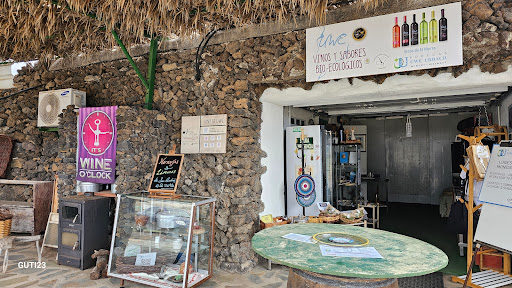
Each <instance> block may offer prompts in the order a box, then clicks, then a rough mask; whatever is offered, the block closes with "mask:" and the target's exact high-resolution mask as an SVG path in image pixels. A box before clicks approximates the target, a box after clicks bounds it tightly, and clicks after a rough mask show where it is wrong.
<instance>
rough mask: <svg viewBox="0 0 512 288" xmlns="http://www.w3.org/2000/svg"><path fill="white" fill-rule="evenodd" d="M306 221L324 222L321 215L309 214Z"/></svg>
mask: <svg viewBox="0 0 512 288" xmlns="http://www.w3.org/2000/svg"><path fill="white" fill-rule="evenodd" d="M308 223H324V218H323V217H322V216H318V217H316V216H309V219H308Z"/></svg>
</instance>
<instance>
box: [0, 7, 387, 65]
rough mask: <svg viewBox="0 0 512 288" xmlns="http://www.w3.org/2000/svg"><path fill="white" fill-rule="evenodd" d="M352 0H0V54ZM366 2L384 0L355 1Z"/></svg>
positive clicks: (45, 50) (56, 52) (74, 48)
mask: <svg viewBox="0 0 512 288" xmlns="http://www.w3.org/2000/svg"><path fill="white" fill-rule="evenodd" d="M352 1H354V0H338V1H332V0H181V1H179V0H151V1H144V0H17V1H16V0H0V43H1V44H0V59H14V60H18V61H21V60H29V59H40V60H49V59H53V58H55V57H64V56H69V55H76V54H80V53H86V52H88V51H91V50H102V49H108V48H112V47H114V46H115V45H116V43H115V40H114V38H113V37H112V35H111V34H110V33H111V30H112V29H115V30H116V31H117V32H118V34H119V35H120V36H121V38H122V40H123V42H124V43H125V44H126V45H127V46H128V45H132V44H137V43H144V42H147V40H148V37H149V36H150V35H153V36H163V37H165V36H169V35H179V36H188V35H192V34H197V33H200V34H202V33H205V32H206V31H208V30H210V29H212V28H223V29H229V28H232V27H239V26H242V25H246V24H254V23H261V22H265V21H278V22H282V21H285V20H287V19H289V18H291V17H295V16H297V15H307V16H308V17H309V18H310V19H311V20H314V21H317V23H319V24H321V23H322V21H323V20H324V19H325V15H326V11H327V10H328V9H329V8H330V7H334V6H339V5H342V4H347V3H349V2H352ZM360 1H362V2H363V3H364V4H365V6H366V7H371V6H376V5H379V4H380V3H381V2H383V1H384V0H360Z"/></svg>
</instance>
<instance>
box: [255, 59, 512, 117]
mask: <svg viewBox="0 0 512 288" xmlns="http://www.w3.org/2000/svg"><path fill="white" fill-rule="evenodd" d="M510 79H512V69H510V68H509V69H508V70H507V71H506V72H503V73H498V74H490V73H483V72H481V71H480V68H478V67H474V68H472V69H470V70H469V71H468V72H466V73H463V74H462V75H460V76H459V77H457V78H455V77H453V75H452V74H451V73H439V74H438V75H437V76H436V77H431V76H429V75H427V74H424V75H421V76H410V75H398V74H396V75H393V76H391V77H388V78H387V79H386V81H384V83H382V84H377V83H375V82H372V81H363V80H359V79H353V81H352V84H351V83H350V82H349V81H348V79H340V80H338V81H334V80H331V81H329V82H326V83H321V82H318V83H315V85H314V86H313V88H312V89H310V90H305V89H303V88H299V87H291V88H286V89H283V90H279V89H276V88H269V89H267V90H274V91H268V93H264V95H262V97H261V99H260V101H262V102H263V101H264V102H271V103H274V104H277V105H282V106H295V107H304V106H317V105H330V104H340V103H345V104H346V103H365V102H372V101H387V100H400V99H409V98H411V95H414V97H418V98H423V97H445V96H447V97H449V96H452V95H464V94H472V93H488V92H503V91H507V90H508V86H509V85H510V83H511V80H510ZM277 92H279V93H277Z"/></svg>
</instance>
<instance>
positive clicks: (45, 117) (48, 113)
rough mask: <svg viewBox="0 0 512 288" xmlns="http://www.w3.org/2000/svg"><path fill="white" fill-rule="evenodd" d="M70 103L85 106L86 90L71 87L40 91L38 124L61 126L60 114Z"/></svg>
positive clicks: (41, 125) (39, 125)
mask: <svg viewBox="0 0 512 288" xmlns="http://www.w3.org/2000/svg"><path fill="white" fill-rule="evenodd" d="M68 105H75V107H85V92H84V91H79V90H76V89H71V88H70V89H61V90H51V91H41V92H39V105H38V109H37V126H38V127H57V126H59V114H60V113H62V110H64V109H66V107H67V106H68Z"/></svg>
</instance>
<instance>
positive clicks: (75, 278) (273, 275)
mask: <svg viewBox="0 0 512 288" xmlns="http://www.w3.org/2000/svg"><path fill="white" fill-rule="evenodd" d="M43 252H44V253H43V259H42V260H43V262H45V263H46V268H44V269H42V268H19V267H18V263H20V262H22V263H23V262H33V261H37V260H36V259H37V256H36V249H35V245H34V244H25V245H18V246H15V247H13V248H12V249H11V250H9V265H8V269H7V272H6V273H5V274H2V273H0V287H6V288H7V287H16V288H25V287H55V288H57V287H59V288H60V287H63V288H67V287H99V288H107V287H109V288H110V287H120V285H119V283H120V282H119V279H114V278H108V279H99V280H90V279H89V274H90V273H91V271H92V268H91V269H88V270H85V271H81V270H79V269H75V268H71V267H67V266H62V265H57V263H56V261H55V256H56V249H53V248H45V250H44V251H43ZM2 254H3V253H2ZM0 258H2V263H3V255H2V257H0ZM287 280H288V268H287V267H285V266H281V265H276V264H273V265H272V270H270V271H269V270H267V269H266V266H265V265H258V266H257V267H256V268H254V269H253V270H252V271H251V272H250V273H246V274H231V273H227V272H224V271H219V270H214V272H213V276H212V278H211V279H210V280H208V281H207V282H205V283H204V284H203V285H201V286H200V287H204V288H207V287H210V288H248V287H262V288H285V287H286V283H287ZM444 283H445V288H455V287H457V288H460V287H462V284H457V283H452V282H451V281H450V276H447V275H446V276H445V277H444ZM125 287H127V288H129V287H130V288H131V287H148V286H143V285H139V284H135V283H131V282H126V284H125ZM505 287H507V288H512V285H509V286H505Z"/></svg>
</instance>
